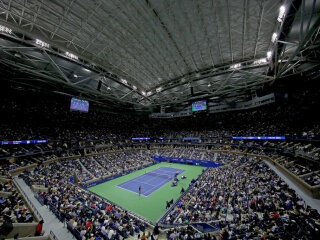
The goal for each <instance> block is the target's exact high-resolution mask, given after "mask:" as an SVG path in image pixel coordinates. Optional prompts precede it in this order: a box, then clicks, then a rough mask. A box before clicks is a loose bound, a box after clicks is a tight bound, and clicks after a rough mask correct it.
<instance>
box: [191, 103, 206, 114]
mask: <svg viewBox="0 0 320 240" xmlns="http://www.w3.org/2000/svg"><path fill="white" fill-rule="evenodd" d="M202 110H207V101H206V100H201V101H197V102H193V103H192V112H196V111H202Z"/></svg>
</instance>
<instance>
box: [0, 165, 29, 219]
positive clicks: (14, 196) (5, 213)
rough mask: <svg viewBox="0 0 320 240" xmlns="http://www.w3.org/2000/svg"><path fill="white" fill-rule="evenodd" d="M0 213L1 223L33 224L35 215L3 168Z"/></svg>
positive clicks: (0, 169)
mask: <svg viewBox="0 0 320 240" xmlns="http://www.w3.org/2000/svg"><path fill="white" fill-rule="evenodd" d="M0 213H1V214H0V223H28V222H33V214H32V213H31V212H30V211H29V209H28V207H27V205H26V203H25V202H24V200H23V198H22V196H21V194H20V193H19V191H18V190H17V188H16V187H15V185H14V183H13V182H12V180H11V178H10V177H9V175H8V172H7V170H5V169H3V168H2V166H0Z"/></svg>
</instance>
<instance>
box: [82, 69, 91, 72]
mask: <svg viewBox="0 0 320 240" xmlns="http://www.w3.org/2000/svg"><path fill="white" fill-rule="evenodd" d="M83 70H85V71H86V72H91V71H90V70H89V69H87V68H83Z"/></svg>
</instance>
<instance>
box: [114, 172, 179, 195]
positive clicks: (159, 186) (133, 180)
mask: <svg viewBox="0 0 320 240" xmlns="http://www.w3.org/2000/svg"><path fill="white" fill-rule="evenodd" d="M160 168H161V167H160ZM160 168H157V169H154V170H152V171H151V172H155V171H157V170H158V169H160ZM175 169H179V168H175ZM179 170H182V172H180V171H178V172H179V174H178V175H180V174H181V173H183V172H185V170H184V169H179ZM158 172H167V171H162V170H158ZM167 173H171V174H174V173H175V172H167ZM166 175H169V174H166ZM145 176H148V175H147V174H146V173H144V174H142V175H140V176H138V177H136V178H134V179H130V180H128V181H126V182H123V183H120V184H119V185H123V184H127V183H129V182H137V183H142V184H146V185H149V186H152V188H151V189H149V190H148V191H146V192H145V194H147V193H148V192H150V191H151V190H153V189H154V188H156V187H158V188H161V187H162V186H163V185H165V184H163V182H164V181H162V182H160V184H157V185H153V184H149V183H145V182H140V181H137V179H138V178H140V177H145ZM154 177H157V176H154ZM167 180H169V179H165V181H166V183H169V182H170V181H171V179H170V180H169V181H167ZM119 185H117V187H118V188H121V189H124V190H127V191H129V192H132V193H135V194H139V193H137V192H134V191H131V190H129V189H127V188H123V187H120V186H119ZM151 193H153V192H151ZM141 195H142V196H144V197H148V196H146V195H144V194H142V193H141Z"/></svg>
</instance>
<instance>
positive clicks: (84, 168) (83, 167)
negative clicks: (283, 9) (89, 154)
mask: <svg viewBox="0 0 320 240" xmlns="http://www.w3.org/2000/svg"><path fill="white" fill-rule="evenodd" d="M76 161H77V162H78V163H79V164H80V165H81V167H82V169H83V170H85V171H86V172H87V173H89V174H90V175H92V176H93V174H92V173H91V172H90V171H89V170H88V169H87V168H86V167H85V166H84V165H83V164H82V163H81V161H80V160H79V159H77V160H76ZM93 178H95V177H93Z"/></svg>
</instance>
